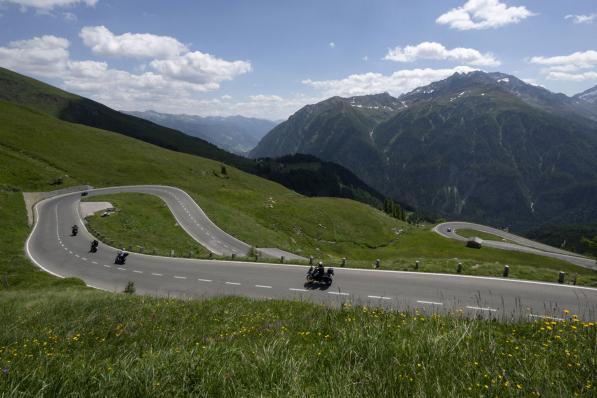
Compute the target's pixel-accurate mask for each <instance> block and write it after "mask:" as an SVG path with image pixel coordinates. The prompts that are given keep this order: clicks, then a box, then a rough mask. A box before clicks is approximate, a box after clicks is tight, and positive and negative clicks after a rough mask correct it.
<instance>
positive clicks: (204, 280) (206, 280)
mask: <svg viewBox="0 0 597 398" xmlns="http://www.w3.org/2000/svg"><path fill="white" fill-rule="evenodd" d="M197 280H198V281H200V282H213V281H212V280H211V279H201V278H197Z"/></svg>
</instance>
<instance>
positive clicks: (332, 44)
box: [328, 41, 336, 48]
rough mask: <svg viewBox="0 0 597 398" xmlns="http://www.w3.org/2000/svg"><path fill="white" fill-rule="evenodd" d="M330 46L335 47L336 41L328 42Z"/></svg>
mask: <svg viewBox="0 0 597 398" xmlns="http://www.w3.org/2000/svg"><path fill="white" fill-rule="evenodd" d="M328 45H329V46H330V48H336V43H334V42H333V41H331V42H330V43H329V44H328Z"/></svg>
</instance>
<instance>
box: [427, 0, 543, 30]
mask: <svg viewBox="0 0 597 398" xmlns="http://www.w3.org/2000/svg"><path fill="white" fill-rule="evenodd" d="M533 15H534V14H533V13H532V12H531V11H529V10H528V9H527V8H526V7H524V6H520V7H508V6H507V5H506V4H505V3H501V2H500V1H499V0H468V1H467V2H466V3H464V5H463V6H461V7H457V8H453V9H451V10H450V11H448V12H446V13H445V14H442V15H440V16H439V17H438V18H437V19H436V21H435V22H436V23H438V24H440V25H448V26H449V27H450V28H452V29H458V30H471V29H489V28H499V27H501V26H505V25H510V24H515V23H519V22H520V21H522V20H524V19H526V18H528V17H530V16H533Z"/></svg>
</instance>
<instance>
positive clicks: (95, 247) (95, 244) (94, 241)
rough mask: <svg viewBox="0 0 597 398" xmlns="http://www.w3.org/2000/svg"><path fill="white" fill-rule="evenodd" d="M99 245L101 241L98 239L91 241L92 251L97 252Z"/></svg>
mask: <svg viewBox="0 0 597 398" xmlns="http://www.w3.org/2000/svg"><path fill="white" fill-rule="evenodd" d="M98 246H99V242H98V241H97V240H95V239H94V240H92V241H91V251H92V252H94V253H95V252H96V251H97V247H98Z"/></svg>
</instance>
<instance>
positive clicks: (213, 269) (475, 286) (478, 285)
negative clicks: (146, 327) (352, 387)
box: [26, 186, 597, 321]
mask: <svg viewBox="0 0 597 398" xmlns="http://www.w3.org/2000/svg"><path fill="white" fill-rule="evenodd" d="M123 191H126V192H133V191H134V192H142V193H150V194H154V195H156V196H158V197H160V198H162V199H164V200H165V201H166V203H167V204H168V206H169V207H170V209H171V210H172V212H173V213H174V215H175V217H176V218H177V220H178V221H179V222H181V221H182V220H184V224H182V223H181V225H182V226H183V228H184V229H185V230H186V231H187V232H188V233H189V234H190V235H191V236H192V237H193V238H195V239H197V240H198V241H200V242H202V244H205V245H206V246H207V247H208V248H209V249H210V250H212V251H214V252H216V251H217V250H220V251H221V253H225V252H226V250H231V251H235V252H237V253H241V252H242V250H246V249H247V247H248V246H247V245H246V244H245V243H243V242H240V241H239V240H237V239H235V238H233V237H231V236H230V235H228V234H225V233H224V232H223V231H221V230H220V229H219V228H218V227H217V226H215V225H214V224H213V223H212V222H211V221H210V220H209V219H208V218H207V217H206V216H205V214H204V213H203V212H202V211H201V209H200V208H199V207H198V206H197V204H196V203H194V202H193V201H192V199H191V198H190V197H189V196H188V195H186V194H185V193H184V192H182V191H181V190H179V189H177V188H171V187H163V186H140V187H124V188H109V189H99V190H93V191H90V196H92V195H97V194H107V193H114V192H123ZM80 197H81V196H80V193H74V194H65V195H61V196H56V197H53V198H49V199H46V200H44V201H41V202H39V203H38V204H37V205H36V207H35V213H36V224H35V226H34V228H33V231H32V233H31V235H30V236H29V239H28V240H27V243H26V252H27V254H28V256H29V257H30V258H31V259H32V261H33V262H34V263H36V264H37V265H38V266H39V267H41V268H42V269H44V270H45V271H47V272H49V273H52V274H54V275H56V276H59V277H77V278H81V279H82V280H84V281H85V282H86V283H87V284H88V285H89V286H91V287H95V288H98V289H103V290H107V291H116V292H121V291H123V290H124V288H125V286H126V285H127V282H128V281H132V282H134V283H135V287H136V289H137V292H138V293H141V294H150V295H156V296H175V297H184V298H198V297H213V296H221V295H238V296H245V297H253V298H262V299H267V298H274V299H291V300H304V301H309V302H314V303H323V304H328V305H340V304H342V303H344V302H347V301H349V302H351V303H352V304H357V305H358V304H362V305H369V306H382V307H391V308H397V309H405V310H408V309H414V308H418V309H419V310H420V311H422V312H425V313H432V312H433V313H434V312H445V311H457V312H462V313H463V314H464V315H466V316H479V317H491V318H499V319H503V320H512V319H514V320H517V319H525V320H532V319H537V318H548V319H551V318H555V319H560V318H565V317H567V316H569V315H564V310H569V311H570V314H576V315H578V316H579V317H580V318H581V319H583V320H591V321H592V320H596V319H597V311H596V310H597V289H591V288H585V287H578V286H570V285H558V284H550V283H541V282H530V281H520V280H512V279H502V278H486V277H473V276H464V275H445V274H432V273H416V272H397V271H384V270H363V269H344V268H341V269H340V268H337V269H336V275H335V277H334V282H333V284H332V286H331V287H329V288H327V289H326V288H324V287H322V286H317V285H315V286H308V285H305V284H304V282H305V279H304V275H305V272H306V267H304V266H296V265H289V264H285V265H282V264H264V263H251V262H235V261H211V260H191V259H182V258H169V257H159V256H148V255H143V254H137V253H132V254H131V255H130V256H129V257H128V258H127V261H126V264H124V265H115V264H114V258H115V257H116V249H114V248H111V247H109V246H107V245H105V244H103V243H101V242H100V245H99V250H98V252H97V253H89V247H90V241H91V240H92V239H93V236H91V235H90V234H89V233H88V232H87V230H86V229H85V228H84V225H83V222H82V220H81V218H80V216H79V210H78V209H79V201H80ZM73 224H77V225H79V234H78V235H77V236H76V237H73V236H71V228H70V227H71V226H72V225H73ZM218 231H219V232H218Z"/></svg>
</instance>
